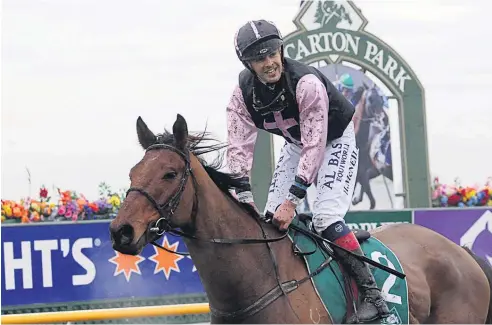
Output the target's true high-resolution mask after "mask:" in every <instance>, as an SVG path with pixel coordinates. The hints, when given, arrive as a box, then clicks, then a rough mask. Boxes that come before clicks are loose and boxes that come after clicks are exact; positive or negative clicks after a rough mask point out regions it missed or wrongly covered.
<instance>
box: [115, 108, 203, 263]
mask: <svg viewBox="0 0 492 325" xmlns="http://www.w3.org/2000/svg"><path fill="white" fill-rule="evenodd" d="M137 135H138V141H139V142H140V145H141V146H142V147H143V148H144V149H145V154H144V157H143V158H142V160H141V161H140V162H138V163H137V164H136V165H135V166H134V167H133V168H132V169H131V171H130V175H129V176H130V181H131V185H130V189H129V190H128V193H127V197H126V199H125V200H124V201H123V204H122V206H121V208H120V210H119V212H118V215H117V216H116V218H115V219H114V220H113V221H112V222H111V225H110V233H111V239H112V242H113V248H114V249H115V250H117V251H120V252H122V253H125V254H138V253H140V251H141V250H142V249H143V248H144V247H145V245H147V244H148V243H149V242H152V241H154V240H155V239H157V238H158V237H159V236H160V235H162V233H163V232H164V231H166V230H168V229H170V228H182V229H186V228H187V227H191V226H192V225H193V220H192V219H193V216H194V214H195V213H196V211H193V210H194V209H196V206H195V205H196V192H195V189H194V181H195V179H194V175H193V174H192V172H191V161H190V159H195V157H194V156H193V155H192V154H191V153H190V151H189V148H188V141H189V137H188V127H187V124H186V121H185V119H184V118H183V117H182V116H181V115H178V117H177V119H176V122H175V123H174V125H173V133H172V134H170V133H164V134H162V135H159V136H156V135H154V133H153V132H152V131H151V130H150V129H149V128H148V127H147V125H146V124H145V122H144V121H143V120H142V119H141V118H140V117H139V118H138V119H137Z"/></svg>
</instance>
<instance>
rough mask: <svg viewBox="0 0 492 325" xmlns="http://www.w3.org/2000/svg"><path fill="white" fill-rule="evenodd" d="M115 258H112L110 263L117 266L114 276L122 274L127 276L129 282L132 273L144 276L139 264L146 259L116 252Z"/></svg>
mask: <svg viewBox="0 0 492 325" xmlns="http://www.w3.org/2000/svg"><path fill="white" fill-rule="evenodd" d="M115 254H116V255H115V256H114V257H112V258H110V259H109V260H108V261H109V262H111V263H113V264H114V265H116V269H115V270H114V274H113V276H117V275H119V274H121V273H123V274H124V275H125V279H126V281H127V282H130V277H131V274H132V273H136V274H139V275H142V273H141V272H140V267H139V266H138V264H139V263H141V262H142V261H144V260H145V258H144V257H142V256H140V255H136V256H133V255H126V254H122V253H120V252H117V251H115Z"/></svg>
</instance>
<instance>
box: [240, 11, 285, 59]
mask: <svg viewBox="0 0 492 325" xmlns="http://www.w3.org/2000/svg"><path fill="white" fill-rule="evenodd" d="M234 45H235V47H236V54H237V56H238V58H239V60H241V62H242V63H243V64H244V65H245V66H246V67H248V64H247V63H248V61H252V60H261V59H263V58H265V57H266V56H267V55H269V54H271V53H274V52H275V51H277V50H278V49H279V48H280V50H281V53H280V54H281V56H282V59H283V48H282V45H283V41H282V35H281V34H280V31H279V30H278V29H277V27H276V26H275V25H274V24H273V23H272V22H269V21H266V20H263V19H262V20H251V21H248V22H247V23H246V24H244V25H243V26H242V27H241V28H239V30H238V31H237V33H236V36H235V38H234Z"/></svg>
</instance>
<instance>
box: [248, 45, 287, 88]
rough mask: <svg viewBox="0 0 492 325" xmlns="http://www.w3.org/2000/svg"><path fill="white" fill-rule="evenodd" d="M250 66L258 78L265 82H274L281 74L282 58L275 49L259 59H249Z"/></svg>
mask: <svg viewBox="0 0 492 325" xmlns="http://www.w3.org/2000/svg"><path fill="white" fill-rule="evenodd" d="M251 68H252V69H253V70H254V71H255V72H256V75H257V76H258V78H259V79H260V80H261V81H263V82H265V83H275V82H277V81H279V80H280V76H281V75H282V68H283V67H282V58H281V56H280V50H277V51H275V52H273V53H271V54H269V55H267V56H266V57H265V58H263V59H261V60H254V61H251Z"/></svg>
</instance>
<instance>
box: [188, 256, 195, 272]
mask: <svg viewBox="0 0 492 325" xmlns="http://www.w3.org/2000/svg"><path fill="white" fill-rule="evenodd" d="M187 257H188V258H189V259H190V260H192V261H193V259H192V258H191V256H189V255H188V256H187ZM191 272H196V266H195V263H193V269H191Z"/></svg>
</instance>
